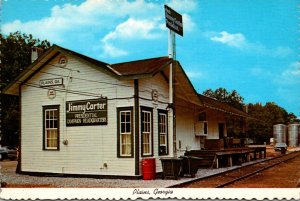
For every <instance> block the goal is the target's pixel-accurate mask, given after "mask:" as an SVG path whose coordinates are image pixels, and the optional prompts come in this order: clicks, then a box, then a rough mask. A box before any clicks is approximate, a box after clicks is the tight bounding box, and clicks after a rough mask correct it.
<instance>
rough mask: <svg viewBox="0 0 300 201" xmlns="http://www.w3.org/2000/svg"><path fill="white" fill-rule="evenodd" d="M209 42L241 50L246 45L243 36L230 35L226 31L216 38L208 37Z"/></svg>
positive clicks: (238, 34)
mask: <svg viewBox="0 0 300 201" xmlns="http://www.w3.org/2000/svg"><path fill="white" fill-rule="evenodd" d="M210 40H212V41H215V42H219V43H223V44H225V45H228V46H232V47H236V48H243V47H245V46H246V44H247V43H246V38H245V36H244V35H243V34H241V33H236V34H231V33H228V32H226V31H222V32H220V33H218V34H217V36H213V37H210Z"/></svg>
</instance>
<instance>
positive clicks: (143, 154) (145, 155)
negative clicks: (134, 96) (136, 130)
mask: <svg viewBox="0 0 300 201" xmlns="http://www.w3.org/2000/svg"><path fill="white" fill-rule="evenodd" d="M140 109H141V116H140V124H141V154H142V157H152V156H153V152H154V151H153V150H154V149H153V108H151V107H145V106H141V108H140ZM143 112H147V113H150V115H151V117H150V123H151V125H150V129H151V130H150V134H149V137H150V138H151V139H149V143H150V145H149V148H150V153H144V150H143V143H144V136H143V129H144V124H143V114H144V113H143Z"/></svg>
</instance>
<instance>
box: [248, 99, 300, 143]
mask: <svg viewBox="0 0 300 201" xmlns="http://www.w3.org/2000/svg"><path fill="white" fill-rule="evenodd" d="M248 111H249V114H250V115H251V116H252V117H254V118H255V119H250V120H249V121H248V131H247V133H248V135H249V136H251V137H252V138H255V139H256V140H257V142H258V143H263V142H269V141H270V138H271V137H273V125H275V124H289V123H296V122H299V119H297V117H296V116H295V115H294V114H293V113H288V112H287V111H286V110H285V109H284V108H282V107H280V106H278V105H277V104H276V103H274V102H267V103H266V104H265V105H262V104H260V103H256V104H249V105H248Z"/></svg>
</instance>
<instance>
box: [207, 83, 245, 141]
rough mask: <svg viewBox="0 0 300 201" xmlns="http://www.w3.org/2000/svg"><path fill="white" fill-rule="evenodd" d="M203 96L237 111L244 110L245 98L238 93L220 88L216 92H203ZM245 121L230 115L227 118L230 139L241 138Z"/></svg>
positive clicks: (209, 90)
mask: <svg viewBox="0 0 300 201" xmlns="http://www.w3.org/2000/svg"><path fill="white" fill-rule="evenodd" d="M203 95H205V96H208V97H211V98H214V99H216V100H218V101H220V102H223V103H226V104H228V105H230V106H232V107H234V108H236V109H239V110H243V108H244V103H243V101H244V98H243V97H242V96H241V95H240V94H239V93H238V92H237V91H236V90H232V91H227V90H226V89H225V88H218V89H216V90H215V91H213V90H211V89H208V90H206V91H204V92H203ZM243 123H244V119H243V118H241V117H236V116H232V115H229V116H227V118H226V128H227V136H228V137H241V136H242V135H243V134H244V131H243Z"/></svg>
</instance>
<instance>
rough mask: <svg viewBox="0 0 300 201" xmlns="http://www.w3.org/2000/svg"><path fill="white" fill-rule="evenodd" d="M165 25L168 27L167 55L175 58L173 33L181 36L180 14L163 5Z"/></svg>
mask: <svg viewBox="0 0 300 201" xmlns="http://www.w3.org/2000/svg"><path fill="white" fill-rule="evenodd" d="M165 17H166V27H167V28H169V30H170V32H169V57H170V58H173V59H176V39H175V33H176V34H178V35H180V36H183V23H182V15H180V14H179V13H177V12H176V11H175V10H173V9H172V8H170V7H169V6H167V5H165Z"/></svg>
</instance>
